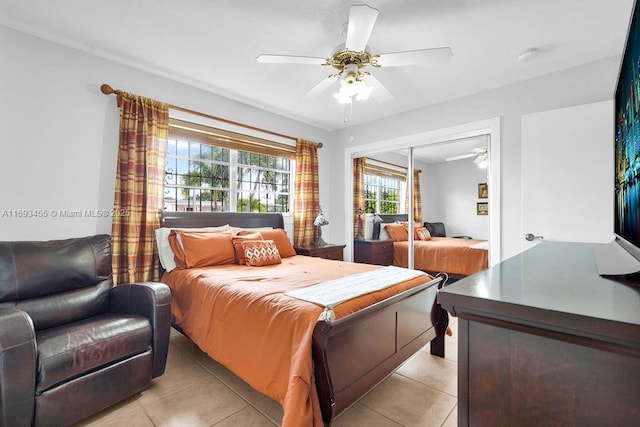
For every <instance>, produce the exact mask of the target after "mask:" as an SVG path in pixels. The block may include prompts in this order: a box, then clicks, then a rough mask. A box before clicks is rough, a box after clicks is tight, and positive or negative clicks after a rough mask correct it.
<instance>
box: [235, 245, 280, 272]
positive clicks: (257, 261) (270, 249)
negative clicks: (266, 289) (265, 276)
mask: <svg viewBox="0 0 640 427" xmlns="http://www.w3.org/2000/svg"><path fill="white" fill-rule="evenodd" d="M242 246H243V247H244V256H245V258H246V260H247V265H250V266H253V267H262V266H265V265H275V264H280V263H282V259H281V258H280V252H278V247H277V246H276V244H275V242H274V241H273V240H247V241H245V242H243V243H242Z"/></svg>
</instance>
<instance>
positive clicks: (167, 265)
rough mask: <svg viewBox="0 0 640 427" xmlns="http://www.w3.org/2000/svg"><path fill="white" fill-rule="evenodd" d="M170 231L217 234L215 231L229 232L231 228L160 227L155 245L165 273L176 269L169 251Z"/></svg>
mask: <svg viewBox="0 0 640 427" xmlns="http://www.w3.org/2000/svg"><path fill="white" fill-rule="evenodd" d="M171 230H188V231H208V232H213V233H215V232H217V231H228V230H231V226H230V225H229V224H226V225H221V226H219V227H203V228H169V227H161V228H158V229H156V245H157V247H158V256H159V258H160V264H161V265H162V268H164V269H165V271H171V270H173V269H174V268H176V262H175V260H174V259H173V251H172V250H171V245H169V234H171Z"/></svg>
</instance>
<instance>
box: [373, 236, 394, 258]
mask: <svg viewBox="0 0 640 427" xmlns="http://www.w3.org/2000/svg"><path fill="white" fill-rule="evenodd" d="M371 253H372V254H373V255H374V256H382V255H386V254H391V258H393V240H383V241H382V242H381V243H378V244H376V245H371Z"/></svg>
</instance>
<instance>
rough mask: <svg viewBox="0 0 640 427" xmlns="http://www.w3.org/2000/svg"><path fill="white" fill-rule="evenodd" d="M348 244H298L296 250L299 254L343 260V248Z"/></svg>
mask: <svg viewBox="0 0 640 427" xmlns="http://www.w3.org/2000/svg"><path fill="white" fill-rule="evenodd" d="M345 246H347V245H333V244H331V243H327V244H326V245H324V246H315V245H308V246H296V247H295V250H296V253H297V254H298V255H306V256H314V257H318V258H324V259H335V260H337V261H342V260H343V250H344V248H345Z"/></svg>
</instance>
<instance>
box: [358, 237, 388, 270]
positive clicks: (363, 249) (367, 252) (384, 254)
mask: <svg viewBox="0 0 640 427" xmlns="http://www.w3.org/2000/svg"><path fill="white" fill-rule="evenodd" d="M354 261H355V262H362V263H365V264H377V265H391V264H393V241H392V240H356V241H355V250H354Z"/></svg>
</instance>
